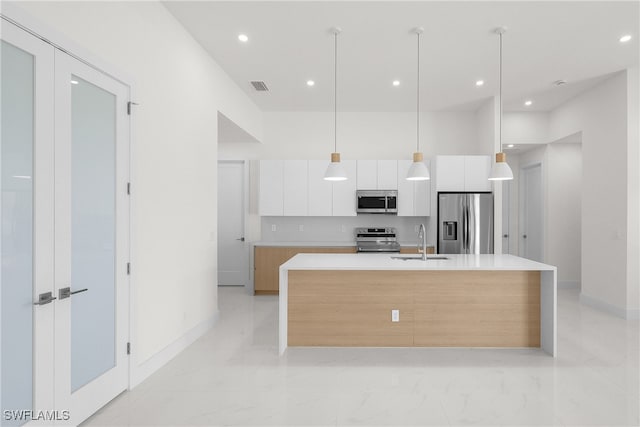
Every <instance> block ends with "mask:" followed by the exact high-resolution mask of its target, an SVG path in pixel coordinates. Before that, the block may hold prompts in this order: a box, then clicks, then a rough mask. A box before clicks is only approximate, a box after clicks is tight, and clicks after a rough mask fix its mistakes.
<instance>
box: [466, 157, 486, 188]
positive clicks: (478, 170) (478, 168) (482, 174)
mask: <svg viewBox="0 0 640 427" xmlns="http://www.w3.org/2000/svg"><path fill="white" fill-rule="evenodd" d="M489 173H491V157H490V156H464V188H465V191H491V181H489Z"/></svg>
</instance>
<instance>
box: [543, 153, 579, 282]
mask: <svg viewBox="0 0 640 427" xmlns="http://www.w3.org/2000/svg"><path fill="white" fill-rule="evenodd" d="M545 173H546V175H547V177H546V179H547V187H546V201H545V206H546V219H547V222H546V227H545V238H546V242H545V253H546V257H545V261H546V262H548V263H549V264H552V265H556V266H557V267H558V283H559V284H560V285H571V286H574V285H578V284H579V283H580V281H581V257H580V254H581V242H582V238H581V235H582V230H581V224H582V146H581V144H562V143H552V144H548V145H547V146H546V165H545Z"/></svg>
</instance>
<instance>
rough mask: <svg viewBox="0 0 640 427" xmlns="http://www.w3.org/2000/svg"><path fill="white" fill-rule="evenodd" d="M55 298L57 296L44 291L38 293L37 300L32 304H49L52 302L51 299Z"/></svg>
mask: <svg viewBox="0 0 640 427" xmlns="http://www.w3.org/2000/svg"><path fill="white" fill-rule="evenodd" d="M55 299H58V298H56V297H54V296H53V295H52V294H51V292H44V293H41V294H40V295H38V301H37V302H34V303H33V305H46V304H49V303H50V302H53V300H55Z"/></svg>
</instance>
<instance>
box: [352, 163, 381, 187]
mask: <svg viewBox="0 0 640 427" xmlns="http://www.w3.org/2000/svg"><path fill="white" fill-rule="evenodd" d="M356 185H357V189H358V190H377V189H378V161H377V160H358V161H357V183H356Z"/></svg>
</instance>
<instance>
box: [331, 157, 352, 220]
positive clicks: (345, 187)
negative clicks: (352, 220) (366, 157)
mask: <svg viewBox="0 0 640 427" xmlns="http://www.w3.org/2000/svg"><path fill="white" fill-rule="evenodd" d="M342 166H343V167H344V170H345V171H346V172H347V180H346V181H336V182H334V183H333V216H356V177H357V172H356V161H355V160H343V161H342Z"/></svg>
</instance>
